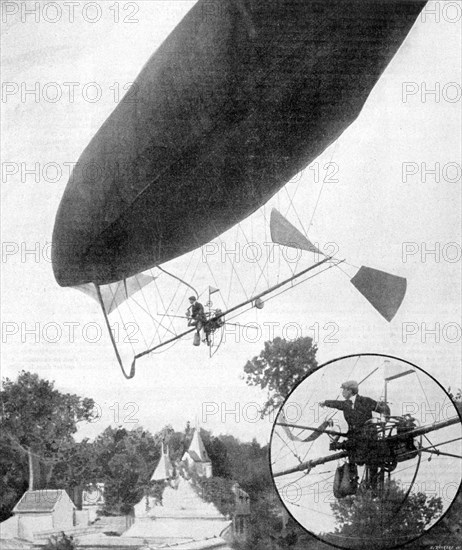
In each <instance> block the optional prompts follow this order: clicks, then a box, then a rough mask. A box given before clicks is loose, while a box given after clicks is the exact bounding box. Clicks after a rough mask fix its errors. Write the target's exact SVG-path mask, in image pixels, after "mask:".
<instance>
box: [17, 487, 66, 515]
mask: <svg viewBox="0 0 462 550" xmlns="http://www.w3.org/2000/svg"><path fill="white" fill-rule="evenodd" d="M65 500H68V501H69V500H70V498H69V496H68V495H67V493H66V491H64V490H63V489H57V490H55V489H41V490H40V491H26V492H25V493H24V494H23V496H22V497H21V500H20V501H19V502H18V503H17V504H16V506H15V507H14V508H13V512H52V511H53V510H54V509H55V507H56V505H57V504H58V503H59V502H60V501H61V502H64V501H65ZM71 502H72V501H71Z"/></svg>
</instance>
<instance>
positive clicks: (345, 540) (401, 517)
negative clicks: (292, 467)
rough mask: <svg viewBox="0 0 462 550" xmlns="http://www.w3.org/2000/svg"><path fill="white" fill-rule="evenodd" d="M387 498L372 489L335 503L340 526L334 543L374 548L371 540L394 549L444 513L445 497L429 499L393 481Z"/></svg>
mask: <svg viewBox="0 0 462 550" xmlns="http://www.w3.org/2000/svg"><path fill="white" fill-rule="evenodd" d="M384 495H385V496H384V497H383V498H381V497H378V496H375V495H374V494H373V492H372V491H371V490H362V491H358V493H357V494H356V495H354V496H349V497H346V498H342V499H339V500H337V501H336V502H334V503H333V504H332V505H331V506H332V510H333V512H334V515H335V517H336V519H337V521H338V524H339V527H338V528H337V529H336V531H335V535H334V536H332V537H331V536H329V535H326V536H325V539H326V540H327V541H330V542H336V541H338V537H339V536H340V537H341V540H342V545H345V546H349V547H351V548H358V549H359V548H367V549H369V548H370V545H371V540H375V541H376V543H377V545H378V546H379V547H382V546H383V547H387V548H392V547H395V546H397V545H402V544H404V543H405V542H407V541H410V540H412V539H413V538H416V537H417V536H419V535H420V534H422V533H423V532H424V530H425V529H426V528H427V527H428V525H430V524H431V523H432V522H433V521H434V520H436V519H437V518H438V516H440V515H441V512H442V510H443V504H442V501H441V498H439V497H431V498H428V497H427V495H425V494H424V493H411V494H409V495H408V496H407V497H406V491H405V490H404V489H403V488H401V487H400V486H399V485H398V484H397V483H395V482H394V481H391V482H389V483H387V484H386V486H385V488H384Z"/></svg>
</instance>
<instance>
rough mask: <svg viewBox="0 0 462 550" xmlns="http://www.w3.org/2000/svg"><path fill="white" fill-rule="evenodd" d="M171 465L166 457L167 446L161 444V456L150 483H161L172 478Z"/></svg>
mask: <svg viewBox="0 0 462 550" xmlns="http://www.w3.org/2000/svg"><path fill="white" fill-rule="evenodd" d="M172 470H173V468H172V463H171V462H170V459H169V457H168V446H167V445H164V443H163V442H162V454H161V457H160V460H159V463H158V464H157V466H156V469H155V470H154V473H153V474H152V476H151V481H163V480H165V479H169V478H171V477H172Z"/></svg>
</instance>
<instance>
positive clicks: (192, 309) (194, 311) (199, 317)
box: [186, 296, 206, 327]
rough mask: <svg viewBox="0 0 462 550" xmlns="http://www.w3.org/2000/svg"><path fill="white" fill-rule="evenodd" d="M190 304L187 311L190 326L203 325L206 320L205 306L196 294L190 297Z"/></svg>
mask: <svg viewBox="0 0 462 550" xmlns="http://www.w3.org/2000/svg"><path fill="white" fill-rule="evenodd" d="M189 303H190V306H189V307H188V309H187V311H186V317H187V318H188V326H191V327H197V326H198V325H199V324H201V325H202V323H204V321H206V317H205V311H204V306H203V305H202V304H201V303H200V302H198V301H197V298H196V297H195V296H190V297H189Z"/></svg>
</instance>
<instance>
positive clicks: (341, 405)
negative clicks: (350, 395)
mask: <svg viewBox="0 0 462 550" xmlns="http://www.w3.org/2000/svg"><path fill="white" fill-rule="evenodd" d="M319 406H320V407H330V408H331V409H338V410H339V411H343V410H345V408H346V401H336V400H329V399H328V400H327V401H322V402H321V403H319Z"/></svg>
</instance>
